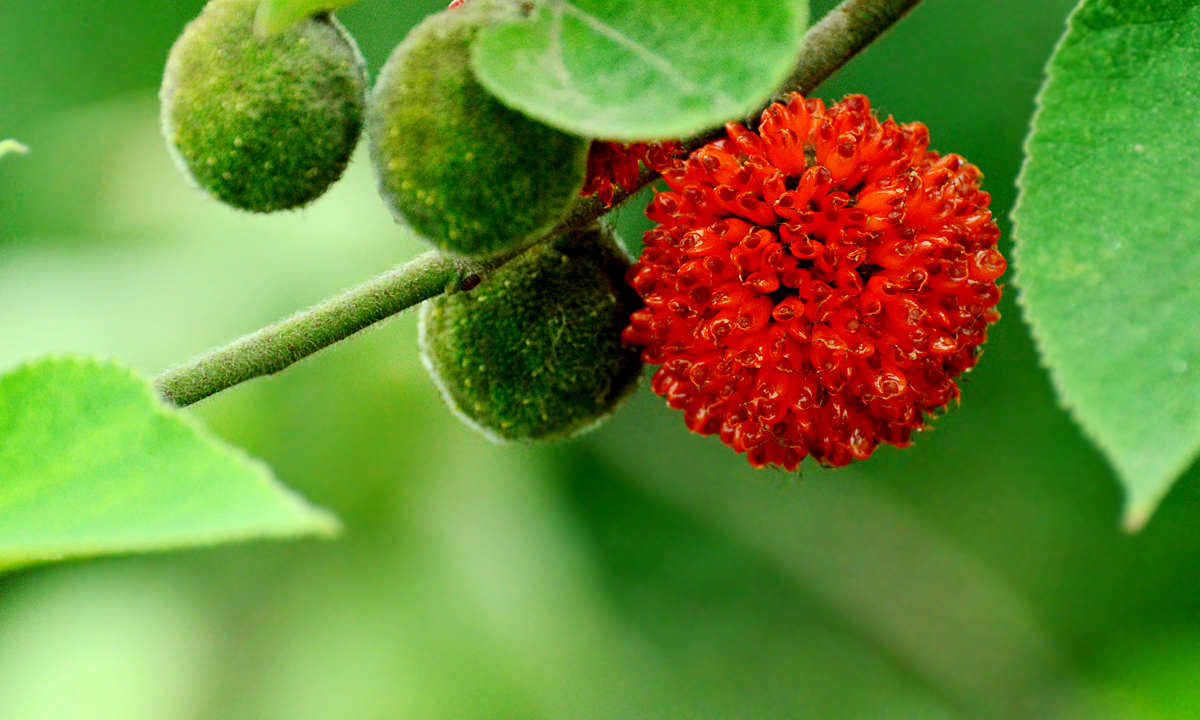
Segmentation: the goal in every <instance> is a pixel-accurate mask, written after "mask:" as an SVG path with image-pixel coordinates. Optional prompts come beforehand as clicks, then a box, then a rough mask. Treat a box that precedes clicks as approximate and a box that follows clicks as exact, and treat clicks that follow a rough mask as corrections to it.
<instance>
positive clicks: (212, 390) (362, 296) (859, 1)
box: [154, 0, 921, 407]
mask: <svg viewBox="0 0 1200 720" xmlns="http://www.w3.org/2000/svg"><path fill="white" fill-rule="evenodd" d="M920 1H921V0H845V2H843V3H842V4H841V5H839V6H838V7H836V8H835V9H834V10H832V11H831V12H830V13H829V14H828V15H826V16H825V17H824V18H823V19H822V20H821V21H820V22H819V23H817V24H816V25H814V26H813V27H812V28H810V29H809V31H808V33H807V34H806V35H805V38H804V40H805V42H804V50H803V51H802V52H801V54H800V58H799V60H798V61H797V63H796V69H795V70H794V71H793V72H792V75H791V77H790V78H788V81H787V82H786V83H785V84H784V85H783V87H781V88H780V90H779V94H780V95H784V94H787V93H790V92H800V93H805V94H807V93H810V92H812V91H813V90H815V89H816V88H817V86H818V85H820V84H821V83H822V82H824V81H825V79H826V78H828V77H829V76H830V75H832V74H833V73H834V72H835V71H837V70H838V69H839V68H840V67H842V66H843V65H845V64H846V62H847V61H849V60H850V58H852V57H854V56H855V55H857V54H858V53H859V52H860V51H861V50H863V49H864V48H865V47H867V46H868V45H870V44H871V43H872V42H873V41H874V40H875V39H876V38H878V37H879V36H880V35H882V34H883V33H884V32H885V31H886V30H887V29H888V28H890V27H891V26H892V25H894V24H895V23H896V21H898V20H899V19H900V18H901V17H903V16H904V15H905V13H907V12H908V11H909V10H911V9H912V8H913V7H915V6H916V5H917V3H919V2H920ZM721 132H722V131H721V130H720V129H718V130H715V131H713V132H712V133H709V134H706V135H701V136H697V137H695V138H691V139H689V140H688V141H686V142H685V143H684V147H685V148H686V149H687V150H689V151H691V150H694V149H696V148H698V147H700V146H701V145H703V144H705V143H706V142H708V141H710V140H712V139H713V138H714V137H716V136H718V135H719V134H720V133H721ZM657 177H658V173H655V172H653V171H650V170H646V171H643V172H642V174H641V175H640V176H639V178H638V183H637V186H636V187H635V188H633V189H632V190H630V191H629V192H622V193H618V194H615V195H614V198H613V205H612V207H610V208H606V207H604V205H603V203H601V202H599V201H598V200H596V199H595V198H581V199H579V200H577V201H576V202H575V203H574V204H573V205H572V206H571V207H570V208H569V209H568V211H567V213H566V215H565V216H564V218H563V220H562V221H561V222H560V223H559V224H558V225H557V226H556V227H555V228H554V229H552V230H551V231H549V232H548V233H547V234H546V236H545V237H544V238H542V239H543V240H546V239H550V238H552V237H556V236H558V235H561V234H563V233H565V232H567V231H568V230H571V229H573V228H577V227H581V226H583V225H587V224H588V223H591V222H594V221H595V220H596V219H598V218H599V217H601V216H602V215H604V214H605V213H607V212H609V211H610V210H611V209H612V208H613V207H617V206H618V205H620V204H621V203H622V202H624V201H626V200H628V199H629V197H630V196H631V195H633V194H634V193H636V192H637V191H639V190H641V189H642V188H644V187H646V186H647V185H649V184H650V183H651V182H653V181H654V180H655V179H657ZM479 269H480V268H478V267H475V266H468V265H466V264H463V263H460V262H456V261H453V260H450V259H448V258H444V257H442V256H440V255H438V254H437V253H433V252H431V253H426V254H424V255H421V256H420V257H418V258H416V259H415V260H412V261H411V262H408V263H405V264H403V265H400V266H398V267H396V268H395V269H394V270H392V271H391V272H389V273H387V274H386V275H383V276H381V277H379V278H376V279H374V280H371V281H369V282H366V283H363V284H362V285H359V286H357V287H354V288H351V289H350V290H348V291H346V292H345V293H344V294H342V295H340V296H338V297H335V298H333V299H331V300H327V301H325V302H324V303H321V304H320V305H317V306H315V307H312V308H310V309H308V310H304V311H302V312H299V313H297V314H296V315H293V316H292V317H290V318H288V319H286V320H283V321H281V322H278V323H276V324H274V325H270V326H268V327H265V328H263V329H262V330H259V331H258V332H256V333H253V334H251V335H247V336H246V337H244V338H242V339H240V340H237V341H235V342H233V343H231V344H230V345H226V346H225V347H223V348H220V349H217V350H214V351H212V352H210V353H208V354H205V355H203V356H201V357H199V358H196V359H195V360H192V361H190V362H188V363H185V364H183V365H180V366H178V367H175V368H172V369H170V370H167V371H166V372H164V373H163V374H161V375H159V376H158V377H157V378H155V381H154V383H155V386H156V387H157V388H158V391H159V392H160V393H161V394H162V396H163V397H164V398H165V399H166V400H167V401H169V402H171V403H174V404H175V405H178V406H180V407H183V406H186V405H191V404H192V403H195V402H198V401H200V400H203V399H204V398H206V397H209V396H211V395H215V394H217V393H219V392H221V391H222V390H225V389H228V388H231V387H233V386H234V385H238V384H240V383H243V382H245V381H247V380H251V379H253V378H256V377H261V376H263V375H271V374H273V373H277V372H279V371H280V370H283V369H284V368H286V367H288V366H289V365H291V364H292V363H295V362H296V361H298V360H301V359H303V358H305V357H308V356H309V355H312V354H313V353H315V352H317V351H318V350H321V349H323V348H326V347H329V346H330V345H333V344H334V343H337V342H339V341H341V340H344V339H346V338H348V337H350V336H351V335H353V334H355V333H357V332H359V331H360V330H363V329H365V328H367V327H369V326H371V325H373V324H375V323H377V322H379V321H381V320H385V319H387V318H389V317H391V316H393V315H395V314H397V313H399V312H401V311H403V310H406V309H408V308H410V307H413V306H415V305H418V304H420V303H421V302H423V301H425V300H428V299H429V298H432V297H436V296H437V295H440V294H441V293H442V292H444V291H445V290H446V288H447V287H448V286H450V285H453V284H457V283H458V282H461V281H462V280H463V279H464V278H465V277H466V276H468V275H471V274H474V273H476V272H478V271H479Z"/></svg>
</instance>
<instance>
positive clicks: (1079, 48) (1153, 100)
mask: <svg viewBox="0 0 1200 720" xmlns="http://www.w3.org/2000/svg"><path fill="white" fill-rule="evenodd" d="M1048 72H1049V79H1048V80H1047V82H1046V86H1045V87H1044V88H1043V90H1042V94H1041V97H1040V109H1039V111H1038V113H1037V116H1036V118H1035V120H1034V125H1033V133H1032V135H1031V136H1030V138H1029V141H1028V145H1027V152H1028V158H1027V160H1026V163H1025V167H1024V170H1023V171H1022V174H1021V178H1020V180H1019V186H1020V190H1021V198H1020V201H1019V205H1018V207H1017V209H1016V210H1015V211H1014V218H1015V220H1016V235H1017V270H1018V273H1019V274H1018V277H1017V280H1018V284H1019V285H1020V288H1021V302H1022V304H1023V305H1024V308H1025V313H1026V317H1027V318H1028V320H1029V322H1030V324H1031V325H1032V327H1033V333H1034V336H1035V338H1036V339H1037V342H1038V344H1039V346H1040V349H1041V352H1042V356H1043V359H1044V361H1045V363H1046V364H1047V365H1048V366H1049V368H1050V371H1051V375H1052V377H1053V380H1054V383H1055V385H1056V386H1057V388H1058V392H1059V394H1060V397H1061V399H1062V401H1063V403H1064V404H1065V405H1066V406H1067V407H1068V408H1070V409H1071V410H1072V412H1073V413H1074V415H1075V417H1076V419H1077V420H1078V421H1079V423H1080V424H1081V425H1082V426H1083V429H1084V431H1085V432H1086V433H1087V434H1088V435H1089V436H1090V437H1091V438H1092V439H1093V440H1094V441H1095V442H1096V444H1097V445H1099V447H1100V448H1101V449H1102V450H1103V452H1104V453H1105V455H1107V457H1108V459H1109V460H1110V461H1111V462H1112V464H1113V466H1114V467H1115V468H1116V470H1117V473H1118V474H1119V476H1120V478H1121V480H1122V482H1123V484H1124V486H1125V491H1126V505H1125V523H1126V526H1127V527H1129V528H1137V527H1140V526H1141V525H1142V524H1143V523H1145V521H1146V520H1147V519H1148V518H1149V516H1150V514H1151V513H1152V512H1153V511H1154V508H1155V507H1156V506H1157V504H1158V502H1159V501H1160V500H1161V499H1162V497H1163V495H1165V494H1166V492H1167V490H1168V489H1169V488H1170V485H1171V483H1172V482H1173V481H1174V480H1175V478H1176V477H1177V476H1178V475H1179V474H1180V473H1181V472H1182V471H1183V470H1185V469H1186V468H1187V467H1188V466H1189V465H1190V464H1191V463H1192V461H1193V459H1194V458H1195V457H1196V454H1197V451H1198V450H1200V330H1198V329H1197V327H1198V325H1197V319H1198V318H1200V280H1198V279H1200V212H1198V210H1200V104H1198V97H1200V96H1198V94H1197V87H1198V85H1197V78H1200V0H1174V1H1173V2H1169V3H1163V2H1161V1H1160V0H1085V2H1083V3H1082V5H1080V7H1079V8H1078V9H1077V10H1076V11H1075V13H1074V15H1073V16H1072V17H1071V20H1070V23H1069V28H1068V30H1067V34H1066V36H1065V37H1064V38H1063V40H1062V41H1061V43H1060V45H1059V47H1058V50H1057V51H1056V53H1055V55H1054V58H1053V59H1052V60H1051V62H1050V67H1049V71H1048Z"/></svg>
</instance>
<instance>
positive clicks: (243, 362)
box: [154, 252, 475, 407]
mask: <svg viewBox="0 0 1200 720" xmlns="http://www.w3.org/2000/svg"><path fill="white" fill-rule="evenodd" d="M474 271H475V268H472V267H469V266H466V265H464V264H461V263H457V262H455V261H453V260H450V259H448V258H445V257H443V256H442V255H440V254H439V253H436V252H428V253H425V254H424V255H420V256H418V257H417V258H416V259H414V260H411V261H409V262H407V263H404V264H403V265H399V266H397V267H396V268H395V269H393V270H392V271H391V272H389V273H387V274H385V275H382V276H380V277H377V278H375V279H374V280H369V281H367V282H365V283H363V284H361V285H359V286H357V287H354V288H351V289H350V290H348V291H346V292H345V293H343V294H342V295H339V296H338V297H335V298H333V299H331V300H326V301H325V302H323V303H321V304H320V305H316V306H314V307H311V308H309V309H308V310H303V311H301V312H299V313H296V314H295V315H293V316H292V317H290V318H288V319H286V320H281V321H280V322H277V323H275V324H274V325H269V326H267V327H265V328H263V329H262V330H259V331H258V332H256V333H253V334H251V335H247V336H246V337H244V338H242V339H240V340H237V341H235V342H233V343H231V344H229V345H226V346H225V347H223V348H220V349H219V350H214V351H212V352H210V353H208V354H207V355H204V356H201V357H199V358H196V359H195V360H192V361H191V362H188V363H186V364H184V365H180V366H178V367H175V368H172V369H170V370H167V371H166V372H164V373H163V374H161V375H159V376H158V377H157V378H155V380H154V384H155V386H156V387H157V388H158V391H159V392H160V393H161V394H162V396H163V397H164V398H166V399H167V400H169V401H170V402H172V403H174V404H176V405H178V406H180V407H183V406H185V405H191V404H192V403H194V402H198V401H200V400H203V399H204V398H206V397H208V396H210V395H215V394H216V393H219V392H221V391H222V390H225V389H226V388H230V387H233V386H234V385H237V384H239V383H243V382H245V381H247V380H251V379H253V378H256V377H260V376H262V375H270V374H272V373H277V372H279V371H280V370H283V369H284V368H286V367H287V366H289V365H291V364H292V363H294V362H296V361H298V360H301V359H303V358H305V357H308V356H309V355H312V354H313V353H315V352H317V351H318V350H321V349H323V348H326V347H329V346H330V345H333V344H334V343H336V342H338V341H340V340H344V339H346V338H348V337H350V336H351V335H353V334H354V333H356V332H358V331H359V330H363V329H365V328H367V327H369V326H371V325H374V324H375V323H377V322H379V321H380V320H384V319H387V318H389V317H391V316H393V315H395V314H396V313H398V312H400V311H401V310H404V309H406V308H410V307H412V306H414V305H417V304H418V303H420V302H422V301H423V300H428V299H429V298H431V297H435V296H437V295H440V294H441V293H442V292H443V291H445V289H446V287H447V286H448V285H450V284H452V283H455V282H458V281H460V280H461V279H462V278H463V277H465V276H467V275H470V274H472V273H473V272H474Z"/></svg>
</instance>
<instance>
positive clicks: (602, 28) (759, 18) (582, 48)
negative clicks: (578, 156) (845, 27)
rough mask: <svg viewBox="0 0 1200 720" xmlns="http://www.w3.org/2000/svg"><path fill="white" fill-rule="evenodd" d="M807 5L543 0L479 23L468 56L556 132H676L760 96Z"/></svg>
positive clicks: (725, 116) (777, 76)
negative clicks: (504, 19)
mask: <svg viewBox="0 0 1200 720" xmlns="http://www.w3.org/2000/svg"><path fill="white" fill-rule="evenodd" d="M807 16H808V13H807V3H805V2H801V1H799V0H643V1H642V2H636V3H631V2H625V1H623V0H574V1H573V2H567V1H566V0H545V2H543V3H542V4H541V5H539V6H537V7H536V8H535V9H534V11H533V12H532V14H531V15H530V17H528V18H526V19H522V20H515V21H513V22H508V23H502V24H499V25H496V26H493V27H491V28H489V29H488V30H486V31H485V32H484V33H483V34H482V35H481V36H480V37H479V38H478V40H477V41H476V43H475V47H474V54H473V62H474V67H475V72H476V75H477V76H478V78H479V81H480V82H481V83H482V84H483V85H484V86H485V87H486V88H487V89H488V90H489V91H491V92H492V93H493V94H495V95H496V96H497V97H499V98H500V99H501V100H502V101H503V102H505V103H506V104H508V105H510V106H512V107H514V108H516V109H517V110H520V111H521V112H524V113H526V114H527V115H530V116H531V117H534V118H536V119H538V120H541V121H542V122H545V123H547V124H549V125H553V126H555V127H558V128H560V129H562V130H565V131H567V132H571V133H574V134H577V135H583V136H585V137H597V138H602V139H608V140H655V139H664V138H678V137H685V136H688V135H692V134H695V133H697V132H699V131H701V130H704V129H707V128H711V127H716V126H719V125H721V124H722V123H724V122H726V121H729V120H737V119H741V118H743V117H744V116H745V115H746V114H747V113H750V112H752V111H753V110H754V109H755V108H757V107H759V106H760V105H761V104H762V103H764V102H765V101H766V99H767V98H768V97H770V95H771V94H772V93H773V92H774V91H775V89H776V88H778V87H779V85H780V84H781V83H782V82H783V81H784V79H785V78H786V77H787V75H788V73H789V72H790V71H791V70H792V68H793V66H794V64H795V61H796V57H797V55H798V54H799V50H800V46H801V42H802V40H803V36H804V27H805V22H806V21H807Z"/></svg>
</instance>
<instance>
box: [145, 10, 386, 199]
mask: <svg viewBox="0 0 1200 720" xmlns="http://www.w3.org/2000/svg"><path fill="white" fill-rule="evenodd" d="M256 7H257V0H211V2H209V4H208V5H207V6H206V7H205V9H204V12H202V13H201V14H200V17H198V18H197V19H196V20H194V21H192V23H191V24H190V25H188V27H187V29H186V30H184V32H183V35H181V36H180V38H179V40H178V41H177V42H176V43H175V46H174V47H173V48H172V49H171V54H170V57H169V58H168V59H167V69H166V73H165V74H164V76H163V86H162V104H163V108H162V119H163V133H164V135H166V138H167V142H168V145H169V146H170V147H171V148H172V151H173V152H174V153H175V154H176V157H177V159H178V160H179V163H180V167H181V168H183V169H185V171H186V172H187V173H188V174H189V175H190V176H191V178H192V179H193V181H194V182H195V183H196V184H197V185H198V186H200V187H201V188H202V189H204V190H205V191H207V192H209V193H211V194H212V195H213V196H214V197H216V198H217V199H219V200H221V201H223V202H226V203H229V204H230V205H233V206H234V207H237V208H241V209H243V210H250V211H252V212H273V211H276V210H286V209H290V208H295V207H300V206H303V205H306V204H308V203H310V202H312V201H313V200H315V199H316V198H318V197H320V195H321V194H322V193H324V192H325V190H326V189H327V188H328V187H329V186H330V185H331V184H332V183H333V182H334V181H335V180H337V179H338V178H339V177H341V175H342V171H344V170H345V169H346V163H348V162H349V160H350V154H351V153H352V152H353V151H354V146H355V145H356V144H357V143H358V136H359V132H360V130H361V128H362V116H363V112H364V106H365V103H366V99H365V93H366V87H367V78H366V71H365V69H364V67H363V60H362V57H361V56H360V55H359V53H358V48H357V47H356V46H355V45H354V40H353V38H351V37H350V36H349V35H348V34H347V33H346V32H345V31H344V30H343V29H342V27H341V26H340V25H338V24H337V21H336V20H334V19H333V18H332V17H321V18H313V19H310V20H305V21H303V22H302V23H299V24H297V25H295V26H294V27H293V28H292V29H290V30H288V31H286V32H284V33H282V34H279V35H276V36H274V37H271V38H264V37H261V36H259V35H258V34H256V33H255V32H254V13H255V8H256Z"/></svg>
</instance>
